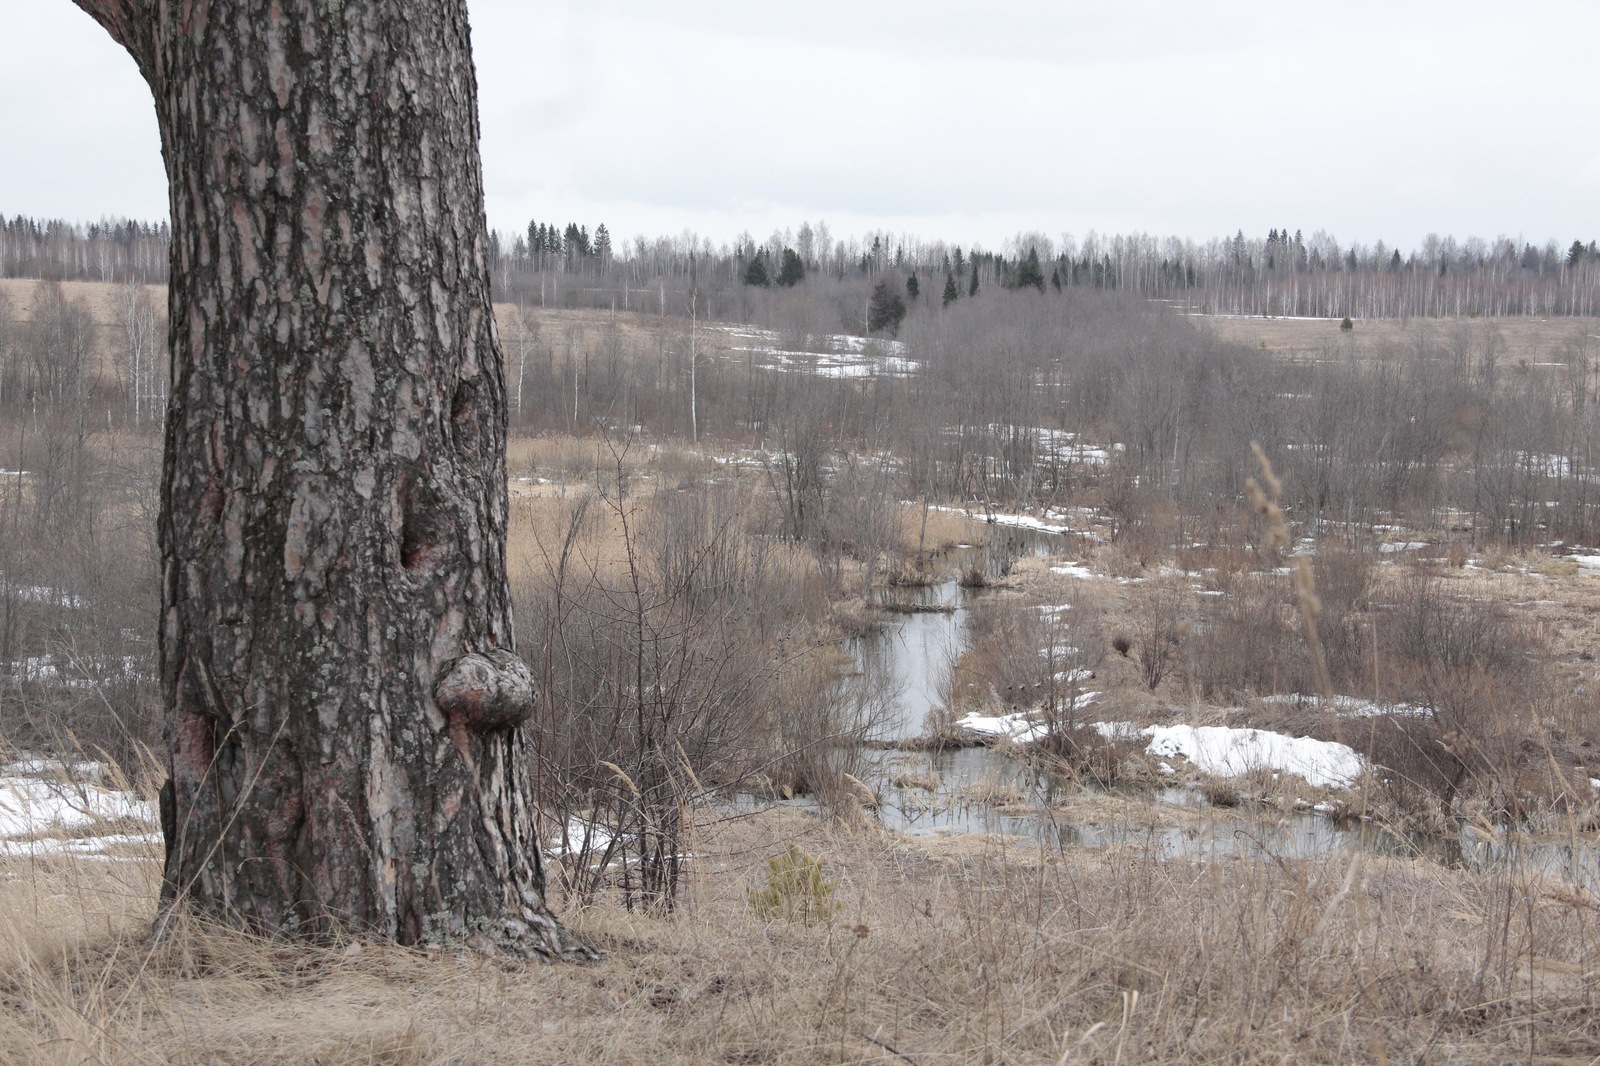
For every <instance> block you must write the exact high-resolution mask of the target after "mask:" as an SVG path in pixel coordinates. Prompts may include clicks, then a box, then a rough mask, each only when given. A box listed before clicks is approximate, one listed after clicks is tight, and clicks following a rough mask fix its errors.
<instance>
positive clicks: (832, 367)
mask: <svg viewBox="0 0 1600 1066" xmlns="http://www.w3.org/2000/svg"><path fill="white" fill-rule="evenodd" d="M709 328H710V329H711V331H713V332H718V333H724V334H726V335H727V336H728V337H729V338H730V339H731V340H734V341H742V342H745V343H735V344H730V345H729V350H731V351H735V352H749V353H751V354H752V355H757V356H760V357H762V363H763V365H765V366H766V367H767V368H768V369H771V370H780V371H797V372H808V373H812V374H816V375H817V376H819V377H828V378H864V377H875V376H879V375H883V376H889V377H910V376H911V375H912V374H914V373H916V372H917V371H918V370H920V369H921V366H922V364H921V363H919V362H918V361H917V360H915V359H909V358H907V357H906V346H905V345H904V344H902V343H901V342H900V341H891V340H882V339H880V338H876V337H857V336H853V335H850V334H846V333H837V334H830V335H828V336H825V337H820V338H810V339H809V340H808V341H807V343H809V344H813V345H815V347H816V348H817V350H816V351H796V350H791V349H784V348H779V347H778V342H779V337H778V334H777V333H776V332H774V331H772V330H767V329H757V328H755V327H754V326H712V327H709Z"/></svg>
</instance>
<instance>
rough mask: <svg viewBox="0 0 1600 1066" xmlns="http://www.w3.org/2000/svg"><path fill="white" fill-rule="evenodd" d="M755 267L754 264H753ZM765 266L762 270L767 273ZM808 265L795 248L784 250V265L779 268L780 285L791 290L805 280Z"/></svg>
mask: <svg viewBox="0 0 1600 1066" xmlns="http://www.w3.org/2000/svg"><path fill="white" fill-rule="evenodd" d="M752 265H754V264H752ZM765 269H766V267H765V266H763V267H762V270H763V271H765ZM805 276H806V264H805V261H804V260H803V259H801V258H800V256H799V254H798V253H797V252H796V251H795V250H794V249H793V248H785V249H784V250H783V263H782V264H781V265H780V266H779V267H778V284H779V285H782V286H783V287H784V288H791V287H793V286H795V285H798V284H800V282H802V281H803V280H805Z"/></svg>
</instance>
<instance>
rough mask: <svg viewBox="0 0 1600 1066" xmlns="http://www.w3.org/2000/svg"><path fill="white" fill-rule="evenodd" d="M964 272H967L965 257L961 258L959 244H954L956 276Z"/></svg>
mask: <svg viewBox="0 0 1600 1066" xmlns="http://www.w3.org/2000/svg"><path fill="white" fill-rule="evenodd" d="M966 272H967V261H966V260H965V259H963V258H961V246H960V245H957V246H956V277H958V278H959V277H961V275H963V274H965V273H966Z"/></svg>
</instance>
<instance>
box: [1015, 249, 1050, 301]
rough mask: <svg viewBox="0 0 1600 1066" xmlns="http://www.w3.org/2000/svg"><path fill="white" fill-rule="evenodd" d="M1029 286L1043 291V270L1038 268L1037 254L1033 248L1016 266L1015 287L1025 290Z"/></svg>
mask: <svg viewBox="0 0 1600 1066" xmlns="http://www.w3.org/2000/svg"><path fill="white" fill-rule="evenodd" d="M1029 285H1032V286H1033V287H1034V288H1036V289H1038V290H1039V291H1040V292H1043V291H1044V269H1043V268H1042V267H1040V266H1039V252H1038V250H1037V249H1035V248H1029V249H1028V254H1027V255H1026V256H1025V257H1024V258H1023V260H1022V262H1020V263H1019V264H1017V273H1016V287H1017V288H1019V289H1025V288H1027V287H1028V286H1029Z"/></svg>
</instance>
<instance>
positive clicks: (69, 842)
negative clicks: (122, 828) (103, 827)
mask: <svg viewBox="0 0 1600 1066" xmlns="http://www.w3.org/2000/svg"><path fill="white" fill-rule="evenodd" d="M161 843H162V838H161V834H160V833H111V834H108V835H106V836H97V837H66V838H63V837H36V838H33V839H28V840H0V857H4V858H8V859H37V858H41V857H43V856H45V855H70V856H73V857H74V858H99V859H105V858H113V857H114V856H109V855H107V854H106V852H107V851H109V850H110V849H111V848H114V847H142V848H158V847H160V846H161Z"/></svg>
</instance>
